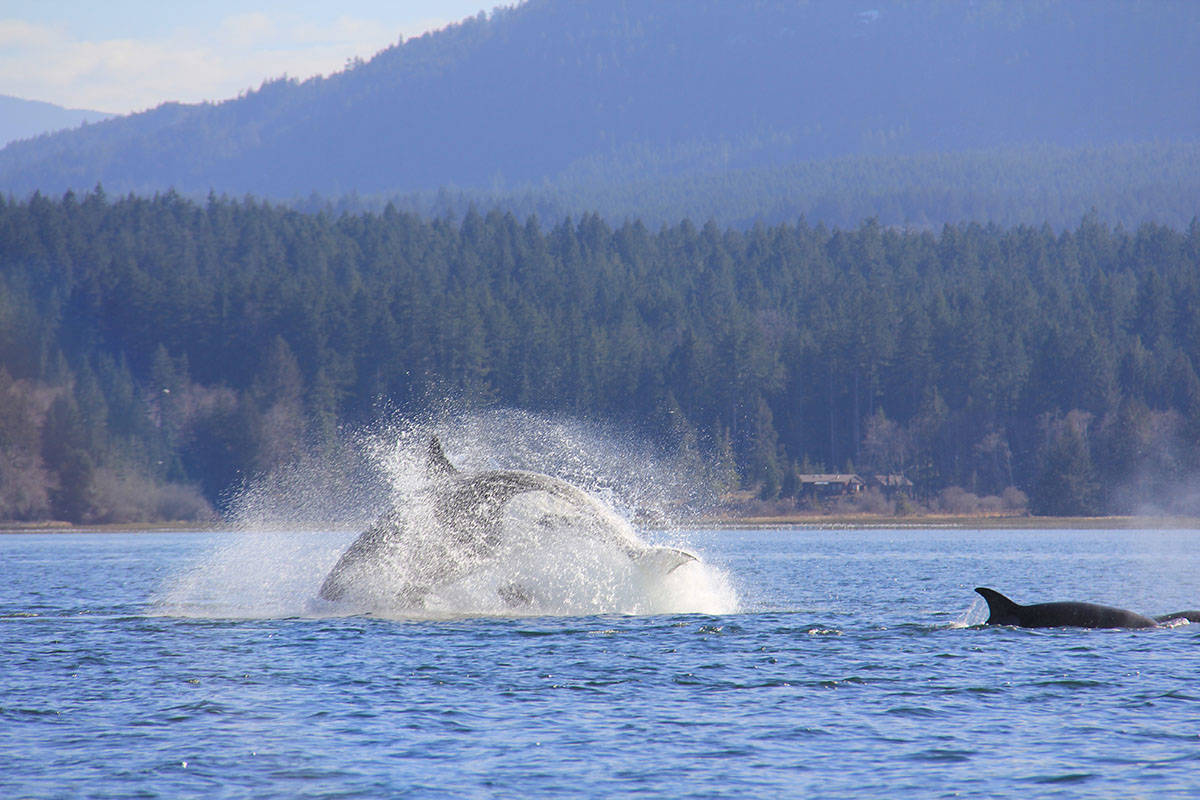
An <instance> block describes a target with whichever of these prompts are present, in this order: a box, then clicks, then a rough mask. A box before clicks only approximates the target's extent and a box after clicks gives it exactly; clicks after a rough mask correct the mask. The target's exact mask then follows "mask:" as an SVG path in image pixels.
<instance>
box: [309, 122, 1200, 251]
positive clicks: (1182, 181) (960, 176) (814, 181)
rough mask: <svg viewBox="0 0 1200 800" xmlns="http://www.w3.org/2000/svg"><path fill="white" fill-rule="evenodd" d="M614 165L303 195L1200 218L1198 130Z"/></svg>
mask: <svg viewBox="0 0 1200 800" xmlns="http://www.w3.org/2000/svg"><path fill="white" fill-rule="evenodd" d="M607 163H609V164H610V167H611V174H608V175H607V176H606V175H604V174H603V167H602V166H601V163H597V164H595V165H593V166H594V168H592V169H577V170H570V171H568V172H567V173H564V174H563V175H561V176H559V177H557V178H555V179H553V180H548V181H539V182H535V183H530V184H528V185H526V186H521V187H516V188H514V189H511V190H507V191H499V192H497V191H492V190H486V189H474V190H472V189H458V190H449V189H444V188H443V189H439V190H437V191H431V192H409V193H401V194H396V193H390V194H389V193H384V194H377V195H362V194H354V195H349V196H342V197H336V198H326V197H321V196H310V197H306V198H302V199H299V200H297V201H295V202H294V205H295V206H296V207H298V208H300V209H302V210H305V211H310V212H316V211H321V210H326V209H327V210H332V211H334V212H336V213H341V212H350V213H360V212H364V211H373V212H380V211H383V210H384V209H385V208H386V207H387V205H388V203H391V204H392V205H393V206H395V207H396V208H397V209H398V210H402V211H411V212H415V213H417V214H420V215H422V216H426V217H445V216H450V217H455V218H459V219H461V218H462V217H464V216H465V215H466V214H467V213H468V212H469V211H470V209H471V208H475V209H491V208H504V209H507V210H509V211H511V212H512V213H513V214H514V215H516V216H517V217H518V218H519V219H526V218H528V217H529V216H530V215H536V216H538V217H539V218H541V219H542V220H549V221H555V220H561V219H563V218H564V217H567V216H571V217H575V218H579V217H581V216H582V215H584V214H589V213H597V214H599V215H600V216H602V217H604V218H606V219H609V220H611V221H613V222H614V224H619V223H620V222H621V221H622V220H624V219H638V220H641V221H642V222H644V223H645V224H647V225H649V226H651V227H658V226H661V225H674V224H676V223H678V222H679V221H680V220H683V219H690V220H693V221H695V222H696V223H700V222H704V221H707V220H710V219H711V220H716V221H719V222H721V223H722V224H724V225H729V226H732V227H737V228H749V227H752V226H753V225H755V224H757V223H764V224H767V225H774V224H777V223H781V222H795V221H796V220H797V219H799V218H801V217H803V218H805V219H807V220H808V221H809V222H811V223H814V224H815V223H817V222H821V223H824V224H825V225H829V226H837V227H843V228H853V227H855V226H857V225H858V224H859V223H860V222H862V221H863V220H865V219H868V218H875V219H876V220H878V221H879V223H881V224H883V225H887V226H901V227H905V228H935V229H937V228H940V227H941V226H942V225H943V224H945V223H958V222H971V221H988V222H994V223H996V224H998V225H1003V226H1013V225H1035V226H1040V225H1042V224H1044V223H1045V224H1049V225H1050V226H1051V227H1053V228H1055V229H1057V230H1065V229H1068V228H1073V227H1075V226H1076V225H1078V224H1079V223H1080V220H1082V219H1084V218H1086V217H1094V218H1095V219H1097V220H1101V221H1104V222H1107V223H1109V224H1112V225H1121V226H1123V227H1125V228H1128V229H1134V228H1137V227H1138V226H1139V225H1141V224H1142V223H1144V222H1156V223H1159V224H1163V225H1170V226H1172V227H1175V228H1179V229H1185V228H1187V227H1188V226H1189V225H1190V223H1191V221H1192V220H1193V219H1195V218H1197V217H1200V139H1197V140H1194V141H1190V142H1142V143H1135V144H1114V145H1106V146H1102V147H1090V146H1082V147H1074V148H1067V147H1054V146H1050V145H1025V146H1021V147H1006V148H992V149H985V150H967V151H963V152H958V153H921V154H916V155H860V156H844V157H841V158H835V159H828V160H824V161H801V162H795V163H789V164H776V165H771V166H761V167H749V168H742V169H738V168H728V169H719V170H714V171H707V170H697V171H695V172H689V173H682V174H672V175H650V176H637V175H626V174H625V173H624V171H622V170H621V169H619V166H620V165H619V164H618V163H616V160H615V159H610V160H609V161H608V162H607Z"/></svg>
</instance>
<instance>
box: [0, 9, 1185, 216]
mask: <svg viewBox="0 0 1200 800" xmlns="http://www.w3.org/2000/svg"><path fill="white" fill-rule="evenodd" d="M1198 74H1200V3H1193V2H1186V1H1185V2H1170V1H1169V0H1163V1H1162V2H1155V3H1132V2H1123V1H1122V2H1118V1H1117V0H1090V1H1089V2H1049V1H1047V0H1029V2H1016V1H1015V0H1014V2H975V3H966V2H963V3H958V2H953V3H947V2H941V1H940V0H909V1H907V2H901V0H876V1H875V2H870V3H866V2H864V3H863V4H861V5H858V4H850V3H846V2H842V0H836V1H834V0H830V1H827V2H810V3H798V2H795V0H761V1H760V2H756V3H753V4H750V3H730V2H727V1H726V0H686V1H685V0H653V1H652V0H641V1H640V2H635V1H634V0H626V1H624V2H621V1H619V0H575V1H574V2H568V1H567V0H531V2H527V3H525V4H523V5H521V6H518V7H517V8H515V9H508V10H498V11H496V12H494V13H493V14H492V15H491V16H490V17H484V16H480V17H477V18H474V19H470V20H467V21H465V22H463V23H462V24H459V25H455V26H451V27H450V28H448V29H446V30H443V31H441V32H438V33H435V34H431V35H427V36H423V37H421V38H419V39H415V40H411V41H408V42H406V43H404V44H402V45H398V46H396V47H392V48H389V49H387V50H384V51H383V52H381V53H379V54H378V55H376V56H375V57H374V58H372V59H371V60H370V61H367V62H365V63H361V64H359V65H357V66H355V67H353V68H351V69H348V70H347V71H345V72H342V73H339V74H336V75H333V76H331V77H329V78H325V79H313V80H309V81H306V82H303V83H296V82H291V81H284V80H280V81H275V82H271V83H267V84H264V85H263V87H262V88H261V89H259V90H258V91H255V92H251V93H249V94H247V95H245V96H243V97H240V98H237V99H234V100H229V101H226V102H223V103H219V104H203V105H195V106H183V105H177V104H167V105H164V106H161V107H159V108H157V109H154V110H151V111H147V112H145V113H141V114H136V115H133V116H129V117H123V118H120V119H116V120H112V121H109V122H105V123H102V124H99V125H92V126H88V127H87V128H86V129H83V130H78V131H71V132H67V133H61V134H57V135H54V136H51V137H45V138H41V139H38V140H36V141H32V142H21V143H17V144H13V145H10V146H8V147H7V148H5V149H4V150H3V151H0V189H3V190H7V191H11V192H15V193H17V194H23V193H26V192H29V191H32V190H34V189H41V190H43V191H52V192H55V191H61V190H63V189H65V188H67V187H69V186H70V187H75V188H88V187H91V186H92V185H94V184H95V183H97V182H102V183H103V184H104V186H105V187H106V189H108V190H109V191H118V192H125V191H130V190H157V189H163V188H166V187H175V188H176V189H178V190H179V191H182V192H190V193H203V192H207V191H208V190H209V189H215V190H217V191H218V192H229V193H233V194H240V193H247V192H248V193H254V194H259V195H265V196H274V197H294V196H303V195H307V194H308V193H310V192H314V191H315V192H318V193H321V194H324V195H337V194H340V193H345V192H349V191H358V192H375V193H377V192H396V191H412V190H420V189H434V188H437V187H439V186H444V185H455V186H458V187H467V188H471V187H474V188H490V189H504V188H506V187H513V186H517V185H520V184H523V183H526V182H536V181H541V180H543V179H548V178H554V177H556V176H559V175H561V174H563V173H564V172H565V171H568V170H571V169H572V168H574V169H578V168H579V165H581V164H584V165H587V164H593V163H614V161H615V162H617V163H619V164H620V168H619V169H618V170H617V171H619V172H623V173H624V175H621V176H618V177H619V178H620V179H621V180H622V181H623V182H626V183H627V182H628V181H629V179H630V177H631V176H639V177H646V176H658V175H681V174H695V173H698V172H703V171H709V172H711V171H713V170H716V169H731V168H733V169H751V168H755V167H762V166H765V165H770V164H782V163H794V162H797V161H801V160H813V159H824V158H833V157H841V156H848V155H856V154H860V155H861V154H911V153H918V152H953V151H961V150H964V149H969V148H993V147H998V146H1013V145H1018V144H1023V143H1031V142H1038V143H1043V144H1050V145H1059V146H1078V145H1083V144H1086V145H1106V144H1112V143H1119V142H1130V141H1153V140H1184V139H1191V138H1195V137H1196V135H1197V133H1198V132H1200V82H1198V81H1196V78H1195V76H1196V75H1198ZM597 159H599V162H597Z"/></svg>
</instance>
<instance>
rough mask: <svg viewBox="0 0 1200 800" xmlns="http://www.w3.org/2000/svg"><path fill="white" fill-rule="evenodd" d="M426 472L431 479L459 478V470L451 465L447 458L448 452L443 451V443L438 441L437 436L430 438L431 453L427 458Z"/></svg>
mask: <svg viewBox="0 0 1200 800" xmlns="http://www.w3.org/2000/svg"><path fill="white" fill-rule="evenodd" d="M425 472H426V473H427V474H428V475H429V477H431V478H454V477H457V476H458V470H457V469H455V468H454V465H453V464H451V463H450V459H448V458H446V451H444V450H442V443H441V442H440V441H438V437H437V436H430V437H429V452H428V454H427V455H426V457H425Z"/></svg>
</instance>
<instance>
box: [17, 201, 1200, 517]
mask: <svg viewBox="0 0 1200 800" xmlns="http://www.w3.org/2000/svg"><path fill="white" fill-rule="evenodd" d="M1196 308H1200V223H1197V222H1195V221H1193V222H1192V223H1191V225H1190V226H1189V227H1188V228H1187V229H1185V230H1173V229H1171V228H1167V227H1163V226H1157V225H1145V226H1142V227H1140V228H1138V229H1137V230H1128V231H1127V230H1122V229H1114V228H1110V227H1108V226H1106V225H1104V224H1101V223H1099V222H1097V221H1096V220H1095V219H1091V218H1089V219H1084V220H1083V221H1082V222H1081V223H1080V224H1079V225H1077V226H1075V227H1074V228H1073V229H1071V230H1069V231H1066V232H1062V233H1058V232H1055V231H1054V230H1052V229H1051V228H1049V227H1048V226H1037V227H1024V226H1022V227H1013V228H1000V227H997V226H980V225H978V224H964V225H957V226H948V227H946V228H944V229H943V230H941V231H940V232H938V233H930V232H900V231H897V230H894V229H889V228H886V227H884V226H881V225H879V224H878V223H877V222H875V221H867V222H865V223H863V224H861V225H858V226H856V227H854V228H851V229H828V228H826V227H824V226H820V225H818V226H815V227H813V226H809V225H807V224H804V223H800V224H784V225H778V226H770V227H768V226H755V227H753V228H751V229H749V230H745V231H743V230H737V229H724V228H719V227H717V226H715V225H712V224H707V225H704V226H703V227H697V226H696V225H694V224H692V223H690V222H683V223H680V224H677V225H674V226H671V227H666V228H663V229H661V230H658V231H652V230H649V229H647V228H646V227H645V226H644V225H642V224H640V223H637V222H631V223H627V224H624V225H622V226H619V227H615V228H614V227H611V226H609V225H608V224H606V223H605V222H603V221H602V220H601V219H600V218H599V217H597V216H595V215H591V216H587V217H584V218H581V219H578V220H576V221H571V220H567V221H565V222H560V223H555V224H553V225H546V226H543V225H542V224H540V223H539V222H538V221H537V220H536V219H529V220H525V221H522V220H518V219H516V218H515V217H513V216H512V215H511V214H506V213H502V212H494V213H489V214H487V215H480V214H478V213H475V212H471V213H468V214H467V215H466V216H465V217H463V218H462V219H461V220H459V221H455V220H450V219H434V220H426V219H423V218H421V217H418V216H416V215H410V214H404V213H399V212H397V211H395V210H394V209H391V208H388V209H386V210H384V211H383V212H382V213H381V214H378V215H375V214H364V215H342V216H333V215H328V214H315V215H309V214H304V213H300V212H297V211H294V210H289V209H286V208H282V207H278V206H273V205H270V204H266V203H261V202H256V201H248V200H247V201H230V200H224V199H218V198H210V200H209V201H208V202H207V203H195V202H192V201H189V200H186V199H183V198H181V197H180V196H178V195H175V194H166V195H161V196H157V197H154V198H139V197H127V198H124V199H119V200H116V201H111V200H109V199H108V198H106V197H105V196H104V194H103V193H102V192H100V191H93V192H91V193H88V194H86V195H82V196H79V195H74V194H68V195H66V196H64V197H62V198H61V199H51V198H48V197H45V196H42V195H40V194H39V195H35V196H33V197H32V198H30V199H29V200H25V201H0V398H3V400H2V402H0V518H4V517H10V518H13V517H15V518H41V517H46V516H53V517H57V518H65V519H71V520H105V519H122V518H129V517H138V516H141V517H146V516H160V517H162V516H167V517H170V516H176V517H178V516H189V515H192V516H194V515H196V514H202V513H204V512H205V501H206V500H207V501H208V502H210V503H216V504H218V505H219V503H220V501H221V498H222V493H223V492H224V491H225V490H226V489H228V488H229V487H230V486H231V485H234V484H236V483H237V482H238V481H239V480H240V479H242V478H243V477H246V476H250V475H254V474H256V473H260V472H264V471H267V470H270V469H272V468H275V467H277V466H279V465H282V464H286V463H288V462H289V461H291V460H294V459H296V458H298V457H299V456H300V454H301V451H303V450H305V449H315V450H319V449H320V448H321V447H323V446H327V445H328V443H330V442H331V441H332V440H333V439H335V438H336V436H337V429H338V426H339V425H345V426H353V425H355V424H359V423H362V422H365V421H369V420H371V419H372V418H373V417H374V415H376V414H377V413H378V408H379V406H378V403H379V402H380V400H381V399H386V400H388V401H389V402H391V403H393V404H397V405H399V406H401V407H406V406H407V407H410V408H415V407H419V406H421V405H422V404H425V403H427V402H428V401H429V399H430V397H445V396H453V397H456V398H460V399H461V400H462V401H463V402H465V403H475V404H504V405H513V406H519V407H522V408H526V409H535V410H537V409H541V410H547V411H564V412H568V413H572V414H577V415H579V416H581V417H584V418H589V419H602V420H610V421H613V422H617V423H621V424H623V425H627V426H630V427H633V428H636V429H638V430H640V431H641V432H642V433H643V434H644V435H646V436H649V437H652V438H657V439H658V440H659V441H661V442H662V443H663V446H664V447H666V448H674V449H676V450H679V451H680V452H683V453H688V452H691V453H694V454H696V455H697V457H701V458H703V459H704V460H706V461H708V462H722V461H724V460H727V459H731V460H732V462H733V463H734V464H735V465H736V467H737V469H738V472H739V477H738V480H739V481H740V482H741V483H742V484H743V485H745V486H747V487H751V488H754V489H755V490H756V491H757V492H759V493H760V494H761V496H763V497H768V498H769V497H774V496H777V495H780V494H781V493H782V494H783V495H787V494H789V493H790V492H791V491H794V489H795V484H794V476H795V474H796V472H797V471H799V470H802V469H803V470H806V471H807V470H818V469H828V470H834V469H836V470H841V469H845V468H847V467H851V466H852V467H853V468H855V469H862V470H877V471H880V472H902V473H904V474H906V475H908V476H909V477H910V478H912V479H913V480H914V481H915V483H916V487H917V488H916V490H917V493H918V495H919V497H920V498H928V497H932V496H934V495H935V494H936V493H938V492H940V491H942V490H945V489H946V488H947V487H951V486H958V487H962V489H963V490H966V491H970V492H974V493H976V494H981V495H982V494H999V493H1001V492H1003V491H1004V490H1005V489H1006V488H1008V487H1010V486H1015V487H1018V488H1019V489H1021V490H1023V491H1025V492H1026V493H1027V494H1028V495H1029V497H1030V501H1031V505H1032V508H1033V509H1034V510H1035V511H1041V512H1044V513H1078V512H1099V511H1126V510H1133V509H1135V508H1137V507H1139V504H1141V503H1153V504H1157V505H1158V506H1159V507H1161V508H1164V509H1168V510H1179V509H1180V508H1191V507H1188V506H1186V503H1187V502H1194V501H1195V498H1186V497H1184V496H1183V494H1181V492H1182V490H1183V489H1185V488H1186V486H1187V479H1188V478H1189V477H1190V476H1193V475H1195V474H1197V473H1196V470H1197V468H1198V467H1200V379H1198V378H1197V374H1196V364H1197V360H1198V359H1200V316H1198V315H1197V314H1196V313H1195V309H1196ZM188 486H191V487H198V489H195V488H193V489H190V490H189V489H188V488H187V487H188ZM1181 503H1184V504H1185V505H1182V506H1181V505H1180V504H1181ZM1191 510H1194V508H1192V509H1191Z"/></svg>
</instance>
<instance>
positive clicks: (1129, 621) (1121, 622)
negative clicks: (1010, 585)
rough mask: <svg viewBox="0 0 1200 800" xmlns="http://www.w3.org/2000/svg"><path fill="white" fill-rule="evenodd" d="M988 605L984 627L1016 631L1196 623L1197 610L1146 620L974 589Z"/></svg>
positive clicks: (1135, 615) (1097, 608) (1134, 615)
mask: <svg viewBox="0 0 1200 800" xmlns="http://www.w3.org/2000/svg"><path fill="white" fill-rule="evenodd" d="M975 591H977V592H979V594H981V595H983V599H984V600H986V601H987V604H988V614H989V616H988V618H987V622H986V623H985V624H987V625H1015V626H1017V627H1020V628H1067V627H1071V628H1157V627H1159V626H1160V625H1162V624H1166V623H1170V622H1173V621H1180V620H1187V621H1188V622H1200V611H1179V612H1177V613H1175V614H1163V615H1161V616H1158V617H1146V616H1143V615H1141V614H1138V613H1137V612H1135V611H1126V610H1125V609H1123V608H1114V607H1112V606H1102V605H1097V604H1095V603H1073V602H1058V603H1034V604H1032V605H1028V606H1023V605H1021V604H1019V603H1014V602H1013V601H1012V600H1010V599H1008V598H1007V597H1005V596H1004V595H1002V594H1000V593H999V592H997V591H996V590H995V589H988V588H987V587H984V586H980V587H977V588H976V589H975Z"/></svg>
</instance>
